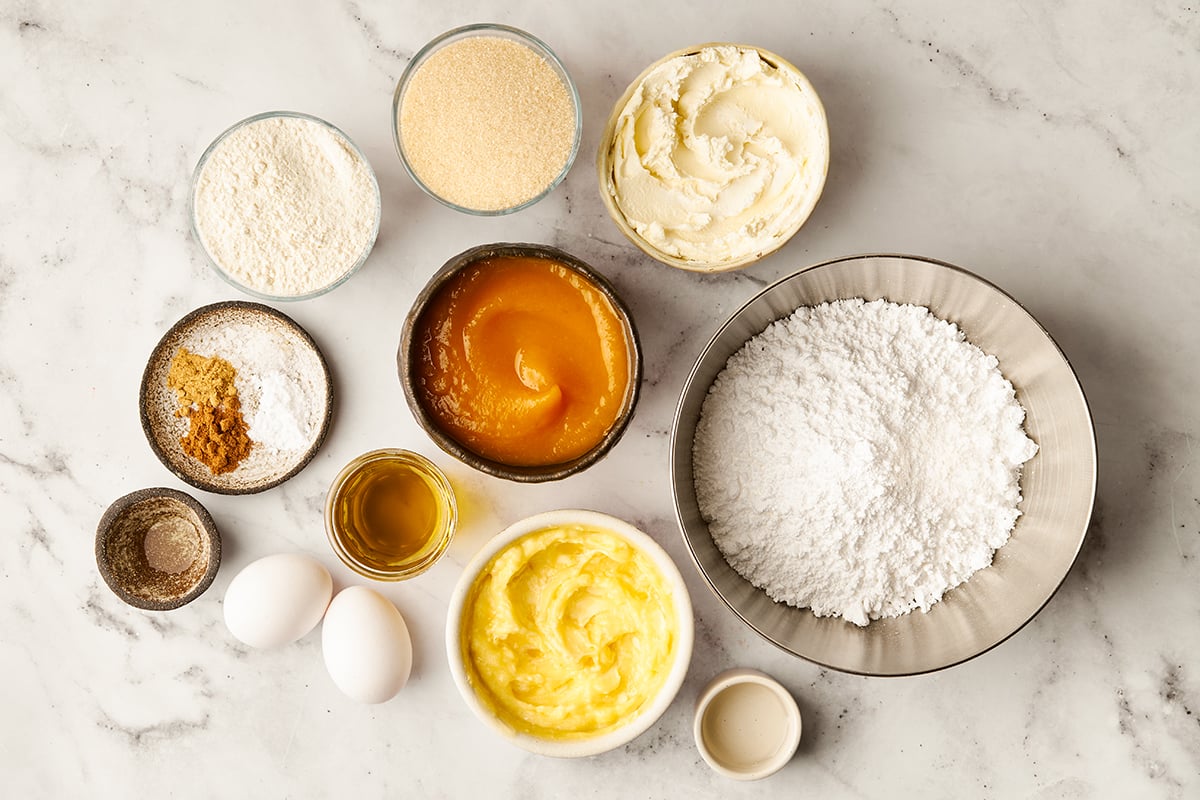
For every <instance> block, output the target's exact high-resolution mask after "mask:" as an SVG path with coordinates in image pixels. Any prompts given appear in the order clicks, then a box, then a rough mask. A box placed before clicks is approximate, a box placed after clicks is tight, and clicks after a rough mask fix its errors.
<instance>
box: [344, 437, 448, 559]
mask: <svg viewBox="0 0 1200 800" xmlns="http://www.w3.org/2000/svg"><path fill="white" fill-rule="evenodd" d="M383 461H390V462H393V463H396V464H401V465H403V466H407V467H409V468H410V469H411V470H412V471H413V472H414V473H416V474H417V475H418V476H419V477H420V478H421V479H422V480H423V481H424V482H425V484H426V486H427V488H429V490H430V493H431V494H432V495H433V500H434V503H435V504H436V505H437V521H438V524H437V527H436V529H435V530H433V531H431V532H430V535H429V538H428V540H426V542H425V543H424V544H423V545H422V546H421V547H420V548H419V549H418V551H417V552H416V553H415V554H413V555H412V556H411V557H410V558H409V559H406V560H404V561H403V562H401V563H398V564H396V565H395V566H391V567H388V568H386V569H384V568H380V567H377V566H374V565H372V564H369V563H366V561H364V560H363V559H362V558H359V557H358V556H356V555H355V554H354V553H353V552H351V548H350V547H348V546H347V542H346V538H347V531H346V529H345V526H344V525H343V522H342V519H341V515H340V514H339V513H338V504H339V502H341V501H342V500H343V496H344V494H345V493H346V491H347V489H350V490H353V488H352V485H351V481H353V480H354V479H355V478H357V477H358V476H359V475H361V474H362V473H363V472H364V470H367V469H369V468H370V467H371V466H372V465H378V464H379V462H383ZM362 491H363V493H364V494H365V493H367V491H368V490H365V489H364V490H362ZM346 502H349V500H347V501H346ZM364 524H366V523H364ZM457 526H458V504H457V503H456V502H455V499H454V488H453V487H452V486H451V485H450V481H449V479H448V478H447V477H446V474H445V473H444V472H442V471H441V470H440V469H438V467H437V465H436V464H434V463H433V462H432V461H430V460H429V459H427V458H425V457H424V456H422V455H420V454H419V453H413V452H411V451H408V450H399V449H382V450H372V451H371V452H369V453H363V454H362V455H361V456H359V457H358V458H355V459H354V460H352V461H351V462H350V463H349V464H347V465H346V466H345V467H343V468H342V471H341V472H339V473H338V474H337V477H336V478H334V479H333V484H332V485H331V486H330V487H329V494H328V495H326V497H325V533H326V534H327V535H328V537H329V544H330V546H331V547H333V552H335V553H336V554H337V557H338V558H340V559H341V560H342V563H343V564H345V565H346V566H347V567H349V568H350V569H352V570H354V571H355V572H357V573H358V574H359V575H362V576H363V577H365V578H372V579H373V580H377V581H400V580H405V579H406V578H413V577H416V576H417V575H420V574H421V573H423V572H425V571H426V570H428V569H429V568H430V567H432V566H433V565H434V564H436V563H437V561H438V560H439V559H440V558H441V557H442V556H443V555H444V554H445V552H446V548H447V547H449V546H450V540H451V539H453V538H454V530H455V528H456V527H457ZM359 533H362V532H361V531H360V532H359Z"/></svg>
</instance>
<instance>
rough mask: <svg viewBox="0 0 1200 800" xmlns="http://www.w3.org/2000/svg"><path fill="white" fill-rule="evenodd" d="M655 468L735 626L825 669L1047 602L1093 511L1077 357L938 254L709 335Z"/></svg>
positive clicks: (759, 311) (878, 267) (858, 263)
mask: <svg viewBox="0 0 1200 800" xmlns="http://www.w3.org/2000/svg"><path fill="white" fill-rule="evenodd" d="M671 470H672V478H673V493H674V500H675V509H676V514H677V517H678V520H679V524H680V527H681V529H682V531H683V535H684V539H685V542H686V543H687V545H688V548H689V550H690V551H691V554H692V556H693V558H694V560H695V562H696V564H697V566H698V567H699V569H700V571H701V573H702V575H703V576H704V578H705V579H706V580H707V582H708V583H709V585H710V587H711V588H712V589H713V591H714V592H716V594H717V595H718V596H719V597H720V598H721V599H722V600H723V601H724V602H725V603H726V605H728V606H729V608H730V609H731V610H732V611H733V612H734V613H735V614H736V615H737V616H738V617H739V618H741V619H742V620H743V621H744V622H745V623H746V624H748V625H749V626H750V627H751V628H753V629H754V630H755V631H757V632H758V633H760V634H761V635H763V636H764V637H766V638H767V639H768V640H770V641H771V642H773V643H775V644H776V645H778V646H779V647H781V648H783V649H784V650H787V651H788V652H791V653H793V654H795V655H798V656H800V657H802V658H805V659H808V660H809V661H813V662H815V663H818V664H821V665H823V666H827V667H830V668H832V669H837V670H841V671H845V672H851V673H856V674H862V675H912V674H919V673H925V672H931V671H934V670H938V669H943V668H945V667H949V666H953V665H955V664H958V663H961V662H963V661H966V660H967V659H970V658H972V657H974V656H977V655H979V654H980V653H983V652H986V651H987V650H989V649H991V648H992V647H994V646H996V645H997V644H999V643H1000V642H1002V641H1004V640H1005V639H1007V638H1008V637H1009V636H1011V635H1013V634H1014V633H1016V632H1017V631H1018V630H1020V629H1021V627H1023V626H1024V625H1025V624H1026V623H1027V622H1028V621H1029V620H1031V619H1032V618H1033V617H1034V616H1035V615H1036V614H1037V613H1038V612H1039V611H1040V610H1041V609H1042V607H1043V606H1044V605H1045V604H1046V603H1047V602H1049V600H1050V598H1051V597H1052V596H1053V594H1054V593H1055V591H1056V590H1057V589H1058V587H1059V585H1060V584H1061V583H1062V581H1063V580H1064V578H1065V577H1066V575H1067V572H1068V571H1069V570H1070V568H1071V565H1072V564H1073V563H1074V561H1075V557H1076V555H1077V554H1078V552H1079V548H1080V547H1081V545H1082V543H1083V538H1084V535H1085V533H1086V531H1087V526H1088V522H1089V520H1090V518H1091V513H1092V505H1093V501H1094V499H1095V490H1096V443H1095V434H1094V431H1093V427H1092V420H1091V415H1090V413H1089V411H1088V407H1087V402H1086V400H1085V398H1084V395H1083V391H1082V388H1081V387H1080V385H1079V382H1078V380H1077V378H1076V376H1075V373H1074V371H1073V370H1072V369H1071V366H1070V364H1069V363H1068V362H1067V359H1066V357H1065V356H1064V355H1063V353H1062V352H1061V351H1060V350H1059V348H1058V347H1057V345H1055V343H1054V341H1053V340H1052V339H1051V338H1050V336H1049V334H1048V333H1047V332H1046V331H1045V330H1044V329H1043V328H1042V327H1041V325H1039V324H1038V322H1037V321H1036V320H1035V319H1034V318H1033V317H1032V316H1031V315H1030V314H1029V313H1028V312H1027V311H1026V310H1025V309H1024V308H1022V307H1021V306H1020V305H1019V304H1018V303H1017V302H1016V301H1015V300H1013V299H1012V298H1011V297H1009V296H1008V295H1007V294H1005V293H1004V292H1003V291H1001V290H1000V289H998V288H996V287H995V286H993V285H992V284H990V283H988V282H987V281H985V280H983V279H981V278H979V277H977V276H975V275H972V274H971V273H969V272H967V271H965V270H962V269H959V268H957V267H954V266H951V265H949V264H944V263H941V262H937V261H933V260H929V259H922V258H913V257H907V256H857V257H851V258H845V259H840V260H837V261H832V262H827V263H824V264H819V265H817V266H814V267H811V268H808V269H806V270H802V271H800V272H798V273H796V274H794V275H791V276H790V277H787V278H784V279H783V280H781V281H779V282H777V283H775V284H773V285H772V286H770V287H768V288H767V289H765V290H763V291H762V292H761V293H760V294H759V295H758V296H756V297H755V298H753V299H752V300H750V301H749V302H748V303H747V304H746V305H745V306H743V307H742V308H741V309H740V310H739V311H737V312H736V313H735V314H734V315H733V316H732V317H731V318H730V319H729V320H728V321H727V322H726V323H725V325H724V326H723V327H722V328H721V329H720V330H719V331H718V332H717V334H716V335H715V336H714V337H713V339H712V340H711V341H710V342H709V343H708V345H707V346H706V347H705V348H704V350H703V352H702V353H701V355H700V357H699V358H698V360H697V362H696V364H695V366H694V368H693V370H692V372H691V374H690V376H689V378H688V381H687V384H686V386H685V388H684V391H683V394H682V397H681V399H680V403H679V406H678V408H677V411H676V419H675V425H674V428H673V431H672V442H671Z"/></svg>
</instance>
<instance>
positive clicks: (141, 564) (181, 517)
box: [96, 488, 221, 611]
mask: <svg viewBox="0 0 1200 800" xmlns="http://www.w3.org/2000/svg"><path fill="white" fill-rule="evenodd" d="M220 564H221V535H220V534H219V533H218V532H217V526H216V525H215V524H214V523H213V519H212V516H210V515H209V513H208V510H207V509H206V508H204V506H202V505H200V503H199V502H198V501H197V500H196V499H195V498H193V497H192V496H191V495H188V494H184V493H183V492H180V491H176V490H175V489H162V488H158V489H139V490H138V491H136V492H132V493H130V494H127V495H125V496H124V497H122V498H120V499H118V500H117V501H116V502H114V503H113V504H112V505H111V506H109V507H108V510H107V511H105V512H104V516H102V517H101V518H100V524H99V525H98V526H97V527H96V566H97V567H98V568H99V570H100V576H101V577H102V578H104V582H105V583H107V584H108V587H109V588H110V589H112V590H113V593H114V594H116V596H117V597H119V598H121V599H122V600H124V601H125V602H126V603H128V604H129V605H131V606H134V607H136V608H141V609H145V610H147V611H170V610H171V609H175V608H179V607H180V606H184V605H187V604H188V603H190V602H191V601H193V600H195V599H196V598H197V597H199V596H200V595H201V594H203V593H204V590H205V589H207V588H208V587H209V584H211V583H212V582H213V578H215V577H216V575H217V568H218V567H219V566H220Z"/></svg>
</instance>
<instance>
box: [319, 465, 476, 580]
mask: <svg viewBox="0 0 1200 800" xmlns="http://www.w3.org/2000/svg"><path fill="white" fill-rule="evenodd" d="M456 522H457V508H456V505H455V501H454V490H453V489H452V488H451V486H450V482H449V481H448V480H447V479H446V476H445V475H444V474H443V473H442V471H441V470H439V469H438V468H437V466H436V465H434V464H433V463H432V462H430V461H429V460H428V459H426V458H424V457H423V456H420V455H418V454H416V453H411V452H409V451H407V450H375V451H373V452H370V453H366V454H364V455H362V456H359V457H358V458H356V459H354V460H353V461H351V462H350V463H349V464H347V465H346V467H345V468H344V469H343V470H342V471H341V472H340V473H339V474H338V477H337V478H336V479H334V482H333V486H332V487H331V488H330V490H329V496H328V498H327V499H326V502H325V527H326V530H327V533H328V534H329V541H330V544H331V545H333V549H334V551H335V552H336V553H337V554H338V557H340V558H341V559H342V561H343V562H345V564H346V565H347V566H348V567H350V568H351V569H353V570H354V571H356V572H358V573H359V574H360V575H365V576H367V577H369V578H376V579H378V580H400V579H402V578H409V577H412V576H413V575H417V574H420V573H421V572H424V571H425V570H426V569H428V568H429V567H430V566H432V565H433V563H434V562H435V561H437V559H438V558H439V557H441V555H442V553H444V552H445V550H446V547H447V546H448V545H449V544H450V539H451V537H452V536H453V534H454V527H455V524H456Z"/></svg>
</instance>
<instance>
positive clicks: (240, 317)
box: [138, 300, 333, 495]
mask: <svg viewBox="0 0 1200 800" xmlns="http://www.w3.org/2000/svg"><path fill="white" fill-rule="evenodd" d="M252 339H254V340H257V342H258V344H260V345H261V346H262V349H261V350H259V351H257V352H249V353H248V354H247V355H246V357H245V358H244V359H233V358H232V356H231V355H230V354H229V352H227V351H228V349H229V347H231V345H230V341H231V340H237V341H238V343H239V344H245V343H246V342H248V341H250V340H252ZM181 347H185V348H187V349H188V350H191V351H193V352H197V353H199V354H200V355H203V356H220V357H222V358H225V359H226V360H229V361H230V362H231V363H232V364H233V366H234V367H235V368H236V369H237V370H238V378H237V380H238V393H239V398H240V400H241V403H242V410H243V412H244V413H245V414H246V421H247V422H248V423H249V422H251V420H252V419H253V418H254V414H255V413H256V411H257V409H258V402H259V397H258V395H257V394H256V392H255V391H254V390H253V388H252V387H254V386H258V385H260V384H258V383H256V382H255V381H256V379H257V380H261V379H262V378H263V377H264V376H265V375H268V374H271V373H277V374H284V375H285V377H286V380H287V381H288V385H289V386H290V387H292V388H291V391H292V392H293V393H294V394H295V395H296V396H297V397H301V398H302V399H303V401H304V402H303V403H302V405H303V407H302V408H301V409H300V414H299V417H298V418H297V420H296V421H297V423H298V424H300V425H301V426H302V428H303V431H302V432H303V433H304V436H305V443H304V445H303V446H301V447H296V448H290V449H276V448H274V447H269V446H266V445H261V444H260V443H258V442H255V443H254V445H252V447H251V450H250V455H249V456H247V457H246V458H245V459H244V460H242V461H241V463H239V464H238V465H237V467H236V468H235V469H233V470H231V471H229V472H225V473H222V474H220V475H217V474H214V473H213V472H212V470H211V469H209V467H208V466H207V465H206V464H204V463H202V462H201V461H199V460H197V459H195V458H193V457H192V456H190V455H188V454H187V453H186V452H184V450H183V447H182V445H181V444H180V438H181V437H183V436H185V435H186V434H187V432H188V421H187V419H186V418H184V417H180V416H177V415H176V410H177V409H178V407H179V404H178V400H177V398H176V394H175V392H174V391H173V390H172V389H169V388H167V374H168V372H169V371H170V369H171V362H172V361H173V360H174V358H175V354H176V353H177V352H178V351H179V349H180V348H181ZM263 353H271V354H272V356H274V355H276V354H278V353H285V357H284V358H283V359H282V361H281V363H286V365H287V366H286V372H285V373H280V369H279V364H278V363H267V362H266V360H265V359H266V358H267V357H266V356H264V355H263ZM272 360H273V361H280V359H272ZM236 361H242V362H244V363H235V362H236ZM243 386H247V387H251V388H250V389H249V391H247V392H246V393H243V391H242V388H243ZM138 400H139V402H138V405H139V407H140V413H141V419H142V430H143V432H145V434H146V440H147V441H148V442H149V443H150V449H151V450H153V451H154V455H156V456H158V460H159V461H161V462H162V463H163V465H164V466H166V468H167V469H169V470H171V472H172V473H173V474H174V475H175V476H176V477H178V478H179V479H180V480H182V481H185V482H187V483H189V484H191V485H192V486H194V487H196V488H197V489H203V490H204V491H206V492H214V493H216V494H231V495H236V494H254V493H256V492H261V491H264V490H266V489H270V488H272V487H274V486H278V485H279V484H281V483H283V482H284V481H286V480H288V479H289V478H291V477H292V476H294V475H296V474H297V473H298V472H300V470H302V469H304V467H305V466H307V465H308V463H309V462H310V461H311V460H312V459H313V456H315V455H316V454H317V450H319V449H320V447H321V443H322V442H324V441H325V435H326V433H327V432H328V430H329V423H330V421H331V420H332V418H333V385H332V382H331V380H330V376H329V367H328V365H327V364H326V363H325V357H324V356H323V355H322V354H321V351H320V350H319V349H318V348H317V344H316V342H314V341H313V339H312V337H311V336H309V334H308V332H307V331H305V330H304V329H303V328H301V327H300V325H299V324H297V323H296V321H295V320H293V319H292V318H291V317H289V316H287V315H286V314H284V313H283V312H281V311H276V310H275V309H273V308H271V307H269V306H265V305H262V304H260V303H252V302H247V301H241V300H230V301H225V302H221V303H213V304H212V305H208V306H203V307H201V308H198V309H196V310H195V311H192V312H191V313H189V314H187V315H186V316H184V317H183V318H182V319H181V320H179V321H178V322H176V323H175V324H174V325H173V326H172V327H171V329H170V330H168V331H167V333H166V334H165V335H164V336H163V338H162V339H161V340H160V341H159V343H158V344H157V345H156V346H155V348H154V351H153V353H151V355H150V360H149V362H148V363H147V364H146V370H145V372H144V373H143V374H142V384H141V391H140V395H139V398H138ZM254 435H255V432H254V428H253V425H251V430H250V439H251V441H254Z"/></svg>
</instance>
